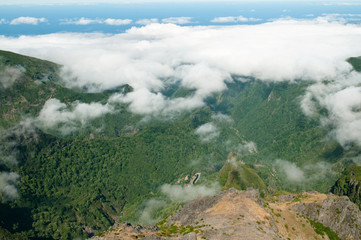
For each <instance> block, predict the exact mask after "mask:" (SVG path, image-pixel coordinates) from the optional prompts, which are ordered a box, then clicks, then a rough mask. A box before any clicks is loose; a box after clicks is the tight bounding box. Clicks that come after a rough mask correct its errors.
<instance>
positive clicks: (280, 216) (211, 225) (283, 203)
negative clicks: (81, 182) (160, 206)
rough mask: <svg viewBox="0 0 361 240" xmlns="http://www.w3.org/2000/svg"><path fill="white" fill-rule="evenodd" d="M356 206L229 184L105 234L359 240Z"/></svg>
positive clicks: (102, 237) (189, 239)
mask: <svg viewBox="0 0 361 240" xmlns="http://www.w3.org/2000/svg"><path fill="white" fill-rule="evenodd" d="M360 214H361V213H360V210H359V208H358V207H357V206H356V205H355V204H354V203H352V202H351V201H350V200H349V199H348V198H347V197H340V196H336V195H333V194H322V193H318V192H304V193H299V194H274V195H269V196H266V197H265V198H261V197H260V195H259V192H258V190H254V189H248V190H246V191H239V190H235V189H233V188H231V189H229V190H227V191H223V192H221V193H220V194H218V195H215V196H212V197H199V198H197V199H195V200H193V201H190V202H189V203H188V204H186V205H185V206H182V207H180V208H179V209H178V211H177V212H176V213H174V214H173V215H172V216H171V217H169V218H167V219H166V220H164V221H162V222H160V223H158V224H157V225H155V226H140V225H132V224H130V223H128V224H126V223H121V224H116V225H114V226H113V227H112V228H111V229H109V230H108V231H107V232H105V233H102V234H99V235H98V236H95V237H93V238H92V240H108V239H159V240H161V239H179V240H200V239H209V240H211V239H214V240H216V239H249V240H253V239H300V240H301V239H305V240H309V239H350V240H351V239H360V237H361V232H360V230H361V228H360V226H361V222H360V221H361V215H360Z"/></svg>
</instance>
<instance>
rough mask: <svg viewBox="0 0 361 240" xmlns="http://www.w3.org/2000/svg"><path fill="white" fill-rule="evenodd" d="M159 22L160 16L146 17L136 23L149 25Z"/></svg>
mask: <svg viewBox="0 0 361 240" xmlns="http://www.w3.org/2000/svg"><path fill="white" fill-rule="evenodd" d="M158 22H159V20H158V18H144V19H139V20H138V21H136V22H135V23H136V24H139V25H148V24H152V23H158Z"/></svg>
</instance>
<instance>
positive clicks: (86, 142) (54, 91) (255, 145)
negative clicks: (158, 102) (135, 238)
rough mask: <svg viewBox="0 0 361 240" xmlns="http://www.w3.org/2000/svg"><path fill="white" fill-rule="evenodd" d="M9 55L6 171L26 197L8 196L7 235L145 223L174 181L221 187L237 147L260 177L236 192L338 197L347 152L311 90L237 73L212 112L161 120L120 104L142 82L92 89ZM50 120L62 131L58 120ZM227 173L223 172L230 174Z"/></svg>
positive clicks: (1, 63)
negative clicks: (315, 114) (309, 111)
mask: <svg viewBox="0 0 361 240" xmlns="http://www.w3.org/2000/svg"><path fill="white" fill-rule="evenodd" d="M0 56H1V57H0V74H2V75H1V78H0V79H2V82H1V83H2V85H1V87H0V100H1V108H0V111H1V116H2V117H1V119H0V127H1V129H2V133H3V134H2V135H1V138H0V140H1V144H2V145H1V147H0V150H1V154H0V160H1V162H0V163H1V164H0V170H1V172H0V173H1V174H3V176H9V175H8V174H10V172H11V173H14V174H15V175H12V176H18V177H16V179H18V180H16V181H15V183H14V184H13V185H12V187H13V188H12V189H17V193H18V198H15V200H14V201H9V200H7V199H5V198H4V197H3V198H2V205H0V211H1V213H3V214H1V215H0V226H1V227H3V228H4V229H6V230H5V231H6V232H10V233H17V232H19V233H21V234H23V235H24V236H27V237H29V238H34V239H40V238H46V239H74V238H77V237H78V238H83V239H84V238H86V237H88V236H91V235H93V234H95V233H97V232H101V231H103V230H105V229H107V228H108V227H109V226H111V225H112V224H114V222H116V221H118V220H119V218H120V219H121V220H123V221H131V222H137V221H138V220H139V217H140V216H141V213H142V210H143V208H144V207H145V205H146V204H145V202H146V200H147V199H150V198H162V197H164V195H162V193H161V192H160V189H161V187H162V186H163V185H164V184H176V183H177V181H178V180H179V179H181V178H184V176H188V175H190V174H192V175H194V174H195V173H198V172H200V173H202V174H201V178H200V179H199V181H197V183H196V185H197V184H198V185H200V186H202V185H203V184H205V183H208V182H212V181H216V179H217V176H218V174H219V170H220V169H222V167H223V166H224V161H225V160H226V159H227V156H228V155H229V153H230V152H235V153H236V154H237V155H238V156H240V158H241V159H242V161H244V163H245V165H242V166H241V169H242V170H243V171H245V172H247V173H248V174H247V176H248V177H246V179H242V178H240V179H235V178H234V179H231V180H230V182H229V186H228V187H231V186H234V184H236V185H237V186H239V187H240V188H241V189H243V188H246V187H249V186H253V187H259V188H261V189H264V188H265V186H267V187H270V188H271V189H273V190H276V189H278V190H295V191H297V190H319V191H322V192H327V191H328V189H329V187H330V186H332V184H333V183H334V181H335V180H336V174H337V171H339V169H341V168H340V166H342V164H343V158H344V155H345V152H344V149H343V148H342V147H341V146H340V145H339V144H337V143H336V142H334V141H325V140H324V139H325V136H326V134H327V129H325V128H323V127H321V126H320V125H319V122H318V120H319V119H317V118H315V119H310V118H307V117H305V116H304V114H303V113H302V110H301V108H300V95H302V94H304V92H305V88H306V87H307V86H308V83H297V82H295V83H290V84H288V83H285V82H282V83H275V82H269V83H268V82H261V81H257V80H256V79H251V78H250V79H248V81H238V80H237V79H238V78H237V76H234V79H233V80H234V81H233V82H232V83H227V87H228V89H227V90H225V91H224V92H221V93H214V94H213V95H211V96H209V97H207V98H206V99H205V105H204V106H202V107H199V108H196V109H192V110H188V111H184V112H179V113H178V112H177V113H175V114H173V115H171V116H162V115H160V116H153V115H152V116H149V115H142V114H135V113H133V112H131V111H130V110H129V104H127V103H124V104H123V103H122V104H115V105H112V106H111V107H109V105H110V104H109V99H110V98H111V96H114V95H116V94H124V95H126V94H127V93H130V92H132V91H133V88H132V86H129V85H123V86H119V87H117V88H114V89H110V90H107V91H103V92H99V93H89V92H87V91H86V89H72V88H69V87H67V85H66V84H65V81H63V80H64V79H62V78H61V74H60V71H61V66H59V65H57V64H55V63H50V62H48V61H43V60H39V59H34V58H31V57H26V56H21V55H18V54H13V53H9V52H4V51H0ZM4 79H5V80H4ZM163 93H164V95H165V96H167V97H169V98H170V99H176V98H179V97H185V96H190V95H192V94H193V93H194V90H193V89H185V88H183V87H182V86H179V84H178V85H177V84H173V85H172V84H171V85H169V86H167V87H166V88H165V89H164V90H163ZM51 104H53V105H51ZM54 105H55V106H56V107H58V108H56V109H55V110H54V111H53V113H54V114H55V116H57V117H58V118H59V119H61V121H59V123H58V122H57V120H58V119H55V120H54V119H50V118H49V119H47V118H44V119H42V121H43V122H41V121H39V115H40V113H41V111H42V110H44V108H45V107H48V106H54ZM84 106H85V107H89V106H92V107H93V106H95V107H100V108H102V107H103V108H107V111H106V112H105V113H104V114H103V115H96V116H95V117H93V118H84V119H83V118H81V117H84V116H88V115H87V114H89V112H90V113H92V111H95V110H96V108H95V110H94V109H93V108H87V109H88V110H87V111H80V108H81V107H84ZM108 107H109V108H108ZM89 109H90V110H89ZM77 111H78V112H77ZM95 112H96V111H95ZM73 113H76V114H78V115H76V114H73ZM49 116H52V115H49ZM63 116H66V117H64V119H65V120H64V119H63V118H61V117H63ZM79 116H80V118H77V117H79ZM50 120H53V121H54V122H55V123H56V124H53V125H52V124H48V125H46V124H47V123H48V122H47V121H50ZM26 124H29V125H26ZM27 127H29V129H27ZM64 129H65V130H69V129H70V130H69V131H67V132H66V131H65V132H64V131H63V130H64ZM202 129H203V132H202V131H200V130H202ZM30 130H31V131H30ZM205 130H206V131H205ZM4 146H5V147H4ZM249 146H252V148H249ZM9 159H12V160H13V161H12V162H9ZM275 159H283V160H284V161H287V162H289V163H290V164H294V165H292V166H295V167H297V168H300V169H301V170H302V171H304V176H305V178H306V179H310V180H307V181H302V182H297V181H295V182H292V181H289V179H288V175H287V174H286V173H287V172H286V173H285V172H284V171H283V172H282V169H281V167H280V166H279V165H277V164H276V162H275ZM319 161H323V162H326V163H327V164H329V165H330V167H329V168H327V170H330V171H327V174H328V175H318V174H319V173H318V169H316V168H312V169H310V168H309V167H308V166H317V163H318V162H319ZM307 167H308V168H307ZM227 168H229V165H228V166H225V167H224V169H226V170H224V169H223V170H222V171H224V172H227V177H228V172H229V171H228V170H230V169H228V170H227ZM315 169H316V170H315ZM233 170H234V169H233ZM233 170H232V171H233ZM239 171H240V170H237V171H236V172H238V173H239ZM221 175H222V174H221ZM225 175H226V174H225ZM238 175H240V174H238ZM234 180H237V181H236V182H237V183H235V181H234ZM239 180H241V181H239ZM226 182H227V180H226ZM4 196H5V195H4ZM15 213H16V214H15ZM15 216H16V217H15ZM4 234H5V233H4Z"/></svg>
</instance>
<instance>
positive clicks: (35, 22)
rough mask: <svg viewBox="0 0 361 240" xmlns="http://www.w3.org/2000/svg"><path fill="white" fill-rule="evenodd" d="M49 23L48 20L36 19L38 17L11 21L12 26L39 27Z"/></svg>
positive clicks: (19, 18)
mask: <svg viewBox="0 0 361 240" xmlns="http://www.w3.org/2000/svg"><path fill="white" fill-rule="evenodd" d="M45 22H48V20H47V19H46V18H36V17H18V18H15V19H13V20H11V21H10V25H19V24H31V25H38V24H39V23H45Z"/></svg>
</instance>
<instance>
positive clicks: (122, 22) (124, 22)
mask: <svg viewBox="0 0 361 240" xmlns="http://www.w3.org/2000/svg"><path fill="white" fill-rule="evenodd" d="M60 23H61V24H73V25H89V24H107V25H114V26H119V25H128V24H130V23H132V20H131V19H114V18H107V19H101V18H95V19H91V18H85V17H81V18H79V19H61V20H60Z"/></svg>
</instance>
